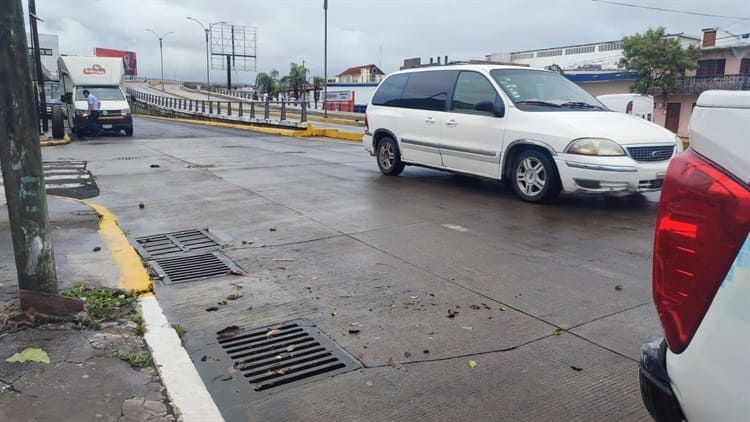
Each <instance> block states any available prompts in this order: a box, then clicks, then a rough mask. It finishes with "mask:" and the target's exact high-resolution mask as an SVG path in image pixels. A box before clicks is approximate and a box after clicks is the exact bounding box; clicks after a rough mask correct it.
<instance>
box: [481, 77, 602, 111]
mask: <svg viewBox="0 0 750 422" xmlns="http://www.w3.org/2000/svg"><path fill="white" fill-rule="evenodd" d="M490 74H492V77H493V78H494V79H495V81H497V83H498V84H499V85H500V87H501V88H502V89H503V91H505V93H506V94H507V95H508V97H510V99H511V100H512V101H513V103H514V104H515V105H516V106H517V107H518V108H519V109H521V110H525V111H572V110H575V111H589V110H591V111H597V110H607V108H606V107H605V106H604V105H603V104H602V103H600V102H599V101H598V100H597V99H596V98H594V97H593V96H592V95H591V94H589V93H588V92H586V91H585V90H584V89H583V88H581V87H579V86H578V85H576V84H574V83H573V82H571V81H569V80H567V79H566V78H565V77H564V76H561V75H559V74H557V73H554V72H547V71H543V70H527V69H495V70H493V71H491V72H490Z"/></svg>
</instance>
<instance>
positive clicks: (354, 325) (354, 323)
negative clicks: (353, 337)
mask: <svg viewBox="0 0 750 422" xmlns="http://www.w3.org/2000/svg"><path fill="white" fill-rule="evenodd" d="M351 325H352V327H359V322H352V324H351Z"/></svg>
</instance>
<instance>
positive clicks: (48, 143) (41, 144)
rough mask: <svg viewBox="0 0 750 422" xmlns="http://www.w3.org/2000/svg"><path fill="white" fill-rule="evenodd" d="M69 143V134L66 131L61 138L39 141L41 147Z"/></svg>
mask: <svg viewBox="0 0 750 422" xmlns="http://www.w3.org/2000/svg"><path fill="white" fill-rule="evenodd" d="M69 143H70V136H68V134H67V133H66V134H65V137H64V138H62V139H61V140H57V141H39V146H42V147H55V146H59V145H66V144H69Z"/></svg>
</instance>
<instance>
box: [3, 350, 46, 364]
mask: <svg viewBox="0 0 750 422" xmlns="http://www.w3.org/2000/svg"><path fill="white" fill-rule="evenodd" d="M5 361H6V362H28V361H31V362H39V363H49V356H48V355H47V352H45V351H44V350H42V349H40V348H38V347H29V348H26V349H24V350H23V351H22V352H21V353H16V354H14V355H13V356H11V357H9V358H8V359H5Z"/></svg>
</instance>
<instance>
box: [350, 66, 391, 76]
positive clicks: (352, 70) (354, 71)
mask: <svg viewBox="0 0 750 422" xmlns="http://www.w3.org/2000/svg"><path fill="white" fill-rule="evenodd" d="M368 67H369V68H370V73H375V74H380V75H385V73H384V72H383V71H382V70H380V68H379V67H377V66H375V65H374V64H366V65H364V66H354V67H350V68H349V69H346V70H345V71H343V72H341V73H339V74H338V76H345V75H359V74H360V73H362V69H366V68H368Z"/></svg>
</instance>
